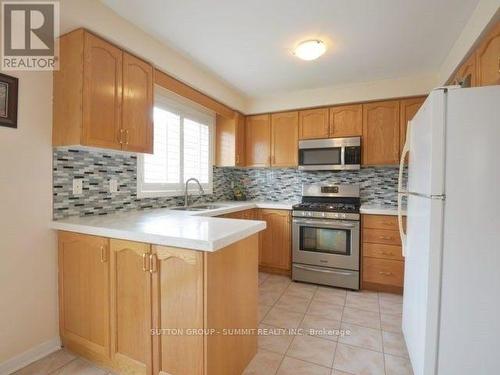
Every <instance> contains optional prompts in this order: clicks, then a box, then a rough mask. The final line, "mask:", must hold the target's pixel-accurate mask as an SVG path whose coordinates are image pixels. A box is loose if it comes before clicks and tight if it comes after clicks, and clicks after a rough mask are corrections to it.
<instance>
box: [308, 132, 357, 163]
mask: <svg viewBox="0 0 500 375" xmlns="http://www.w3.org/2000/svg"><path fill="white" fill-rule="evenodd" d="M360 165H361V137H349V138H324V139H308V140H303V141H299V169H301V170H305V171H328V170H333V171H336V170H345V169H347V170H354V169H359V168H360Z"/></svg>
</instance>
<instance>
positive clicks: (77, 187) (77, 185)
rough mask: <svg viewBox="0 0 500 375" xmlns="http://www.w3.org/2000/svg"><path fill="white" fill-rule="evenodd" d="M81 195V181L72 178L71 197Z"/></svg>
mask: <svg viewBox="0 0 500 375" xmlns="http://www.w3.org/2000/svg"><path fill="white" fill-rule="evenodd" d="M82 194H83V179H81V178H74V179H73V195H82Z"/></svg>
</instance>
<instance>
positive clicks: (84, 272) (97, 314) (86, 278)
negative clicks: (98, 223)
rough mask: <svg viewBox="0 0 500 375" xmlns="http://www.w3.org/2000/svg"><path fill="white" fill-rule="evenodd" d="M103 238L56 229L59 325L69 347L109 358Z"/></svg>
mask: <svg viewBox="0 0 500 375" xmlns="http://www.w3.org/2000/svg"><path fill="white" fill-rule="evenodd" d="M108 243H109V241H108V240H107V239H106V238H101V237H95V236H88V235H83V234H76V233H69V232H59V308H60V312H59V327H60V334H61V338H62V341H63V343H64V344H65V345H66V346H68V347H69V348H70V350H74V351H77V352H79V353H86V354H88V353H92V354H91V356H92V357H95V358H96V359H99V360H106V359H109V346H110V339H109V319H108V317H109V297H110V288H109V261H108V259H109V257H108V247H109V246H108Z"/></svg>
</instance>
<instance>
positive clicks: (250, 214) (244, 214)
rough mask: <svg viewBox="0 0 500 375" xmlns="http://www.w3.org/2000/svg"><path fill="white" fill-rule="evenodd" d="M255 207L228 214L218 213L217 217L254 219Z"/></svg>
mask: <svg viewBox="0 0 500 375" xmlns="http://www.w3.org/2000/svg"><path fill="white" fill-rule="evenodd" d="M256 215H257V213H256V209H253V208H251V209H249V210H243V211H236V212H230V213H228V214H224V215H220V216H218V217H223V218H226V219H243V220H254V219H255V218H256Z"/></svg>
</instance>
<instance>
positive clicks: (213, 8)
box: [102, 0, 478, 97]
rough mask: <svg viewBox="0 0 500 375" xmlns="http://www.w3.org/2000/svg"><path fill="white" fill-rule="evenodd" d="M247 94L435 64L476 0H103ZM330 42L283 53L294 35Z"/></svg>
mask: <svg viewBox="0 0 500 375" xmlns="http://www.w3.org/2000/svg"><path fill="white" fill-rule="evenodd" d="M102 1H103V2H104V3H105V4H106V5H108V6H109V7H111V8H112V9H113V10H114V11H115V12H117V13H118V14H119V15H121V16H122V17H124V18H126V19H128V20H129V21H130V22H132V23H134V24H136V25H137V26H138V27H140V28H141V29H143V30H145V31H146V32H148V33H149V34H151V35H153V36H154V37H156V38H157V39H159V40H160V41H162V42H164V43H165V44H167V45H169V46H170V47H173V48H174V49H176V50H178V51H179V52H181V53H183V54H184V55H187V56H189V57H190V58H191V59H192V60H194V61H195V62H197V63H198V64H200V65H201V66H203V67H205V68H206V69H207V70H208V71H211V72H213V73H214V74H216V75H217V76H219V77H220V78H221V79H222V80H224V81H226V82H227V83H229V84H230V85H232V86H233V87H234V88H236V89H237V90H239V91H240V92H242V93H243V94H245V95H247V96H249V97H257V96H265V95H271V94H274V93H279V92H290V91H296V90H305V89H314V88H319V87H327V86H334V85H345V84H350V83H358V82H367V81H375V80H382V79H394V78H400V77H409V76H418V75H422V74H428V73H437V71H438V69H439V67H440V65H441V63H442V62H443V60H444V58H445V57H446V55H447V54H448V52H449V51H450V49H451V47H452V45H453V43H454V42H455V40H456V39H457V38H458V36H459V34H460V32H461V30H462V29H463V27H464V26H465V24H466V22H467V20H468V19H469V17H470V16H471V14H472V12H473V10H474V8H475V6H476V5H477V3H478V0H309V1H305V0H267V1H266V0H212V1H207V0H205V1H203V0H198V1H196V0H181V1H179V0H147V1H145V0H142V1H141V0H102ZM310 38H320V39H323V40H325V41H326V43H327V45H328V51H327V52H326V54H325V55H324V56H322V57H321V58H320V59H318V60H316V61H312V62H306V61H301V60H299V59H297V58H295V57H294V56H292V55H291V50H292V48H293V47H294V46H295V45H296V44H297V43H298V42H300V41H301V40H305V39H310Z"/></svg>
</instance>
